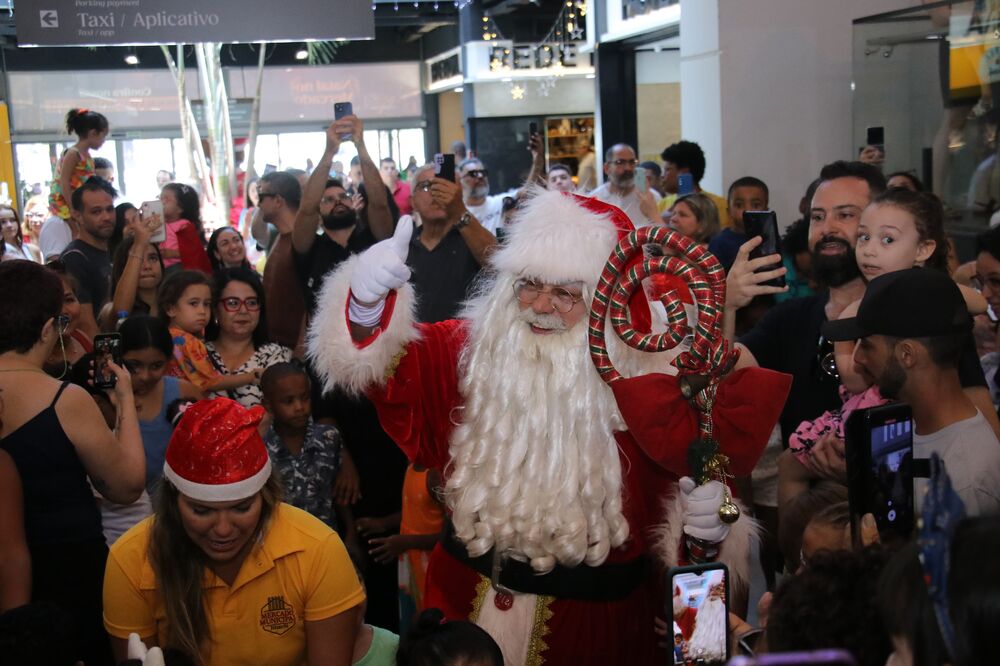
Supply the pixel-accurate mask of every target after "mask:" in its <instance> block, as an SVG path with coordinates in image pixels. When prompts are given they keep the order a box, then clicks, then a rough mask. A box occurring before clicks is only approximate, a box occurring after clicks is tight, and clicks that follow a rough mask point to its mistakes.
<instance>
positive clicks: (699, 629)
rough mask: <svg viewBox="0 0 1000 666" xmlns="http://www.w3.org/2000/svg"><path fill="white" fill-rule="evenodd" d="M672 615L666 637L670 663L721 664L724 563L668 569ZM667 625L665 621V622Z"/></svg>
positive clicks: (725, 593)
mask: <svg viewBox="0 0 1000 666" xmlns="http://www.w3.org/2000/svg"><path fill="white" fill-rule="evenodd" d="M670 589H671V590H672V592H671V594H672V604H671V605H672V608H668V609H667V610H668V612H672V614H673V631H672V632H671V634H672V636H668V641H667V642H668V645H670V646H671V652H672V654H673V663H674V664H706V665H711V664H725V663H726V659H727V658H728V657H729V641H728V635H729V632H728V630H727V627H728V622H729V619H728V618H729V601H728V597H729V584H728V580H727V570H726V568H725V566H724V565H720V564H716V563H712V564H704V565H698V566H693V567H680V568H678V569H672V570H671V572H670ZM668 625H669V623H668Z"/></svg>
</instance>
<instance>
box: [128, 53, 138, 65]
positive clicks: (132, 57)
mask: <svg viewBox="0 0 1000 666" xmlns="http://www.w3.org/2000/svg"><path fill="white" fill-rule="evenodd" d="M125 64H126V65H138V64H139V56H137V55H136V54H134V53H129V54H128V55H127V56H125Z"/></svg>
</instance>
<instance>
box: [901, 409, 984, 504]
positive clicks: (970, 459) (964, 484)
mask: <svg viewBox="0 0 1000 666" xmlns="http://www.w3.org/2000/svg"><path fill="white" fill-rule="evenodd" d="M932 453H937V454H938V455H939V456H941V460H942V461H943V462H944V466H945V469H946V470H947V471H948V476H949V477H951V485H952V487H953V488H954V489H955V492H956V493H958V496H959V497H961V498H962V501H963V502H964V503H965V513H966V515H967V516H992V515H1000V442H998V441H997V437H996V435H995V434H994V433H993V428H991V427H990V424H989V423H988V422H987V421H986V419H985V418H984V417H983V414H982V412H980V411H979V410H978V409H977V410H976V415H975V416H973V417H970V418H967V419H965V420H963V421H959V422H957V423H952V424H951V425H950V426H946V427H944V428H942V429H941V430H938V431H937V432H935V433H933V434H931V435H918V434H916V433H914V434H913V456H914V457H915V458H930V457H931V454H932ZM913 486H914V495H913V497H914V508H915V509H916V510H917V511H918V512H919V511H920V507H921V505H923V501H924V495H925V494H926V493H927V479H915V480H914V483H913Z"/></svg>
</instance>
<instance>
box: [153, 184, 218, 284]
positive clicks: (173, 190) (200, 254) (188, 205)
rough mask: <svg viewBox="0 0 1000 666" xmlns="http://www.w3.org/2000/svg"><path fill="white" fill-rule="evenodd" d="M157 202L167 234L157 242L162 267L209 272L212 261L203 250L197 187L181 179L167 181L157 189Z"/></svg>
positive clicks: (203, 233) (202, 228)
mask: <svg viewBox="0 0 1000 666" xmlns="http://www.w3.org/2000/svg"><path fill="white" fill-rule="evenodd" d="M160 203H162V204H163V220H164V222H165V223H166V227H167V228H166V232H167V238H166V240H164V241H163V242H162V243H160V254H161V255H162V256H163V266H164V268H166V269H167V270H171V269H172V270H177V269H178V268H184V269H187V270H195V271H201V272H203V273H205V274H206V275H211V273H212V262H211V261H210V260H209V258H208V252H207V251H206V250H205V230H204V227H203V226H202V222H201V203H200V202H199V200H198V191H197V190H195V189H194V188H193V187H191V186H190V185H184V184H183V183H168V184H167V185H165V186H164V187H163V190H161V191H160Z"/></svg>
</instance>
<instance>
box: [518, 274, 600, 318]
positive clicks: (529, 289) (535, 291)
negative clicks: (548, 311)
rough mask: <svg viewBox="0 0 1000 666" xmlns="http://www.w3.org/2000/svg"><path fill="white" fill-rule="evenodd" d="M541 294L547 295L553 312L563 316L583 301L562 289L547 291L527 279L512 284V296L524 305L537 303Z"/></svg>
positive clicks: (556, 288)
mask: <svg viewBox="0 0 1000 666" xmlns="http://www.w3.org/2000/svg"><path fill="white" fill-rule="evenodd" d="M541 294H548V295H549V302H550V303H552V310H553V312H561V313H563V314H566V313H567V312H569V311H570V310H572V309H573V306H575V305H576V304H577V303H579V302H580V301H582V300H583V296H577V295H575V294H572V293H570V292H569V291H568V290H567V289H565V288H564V287H549V288H548V289H544V288H543V285H541V284H539V283H537V282H535V281H534V280H529V279H527V278H521V279H520V280H518V281H517V282H515V283H514V296H516V297H517V300H518V301H520V302H521V303H524V304H525V305H531V304H532V303H534V302H535V301H537V300H538V297H539V295H541Z"/></svg>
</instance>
